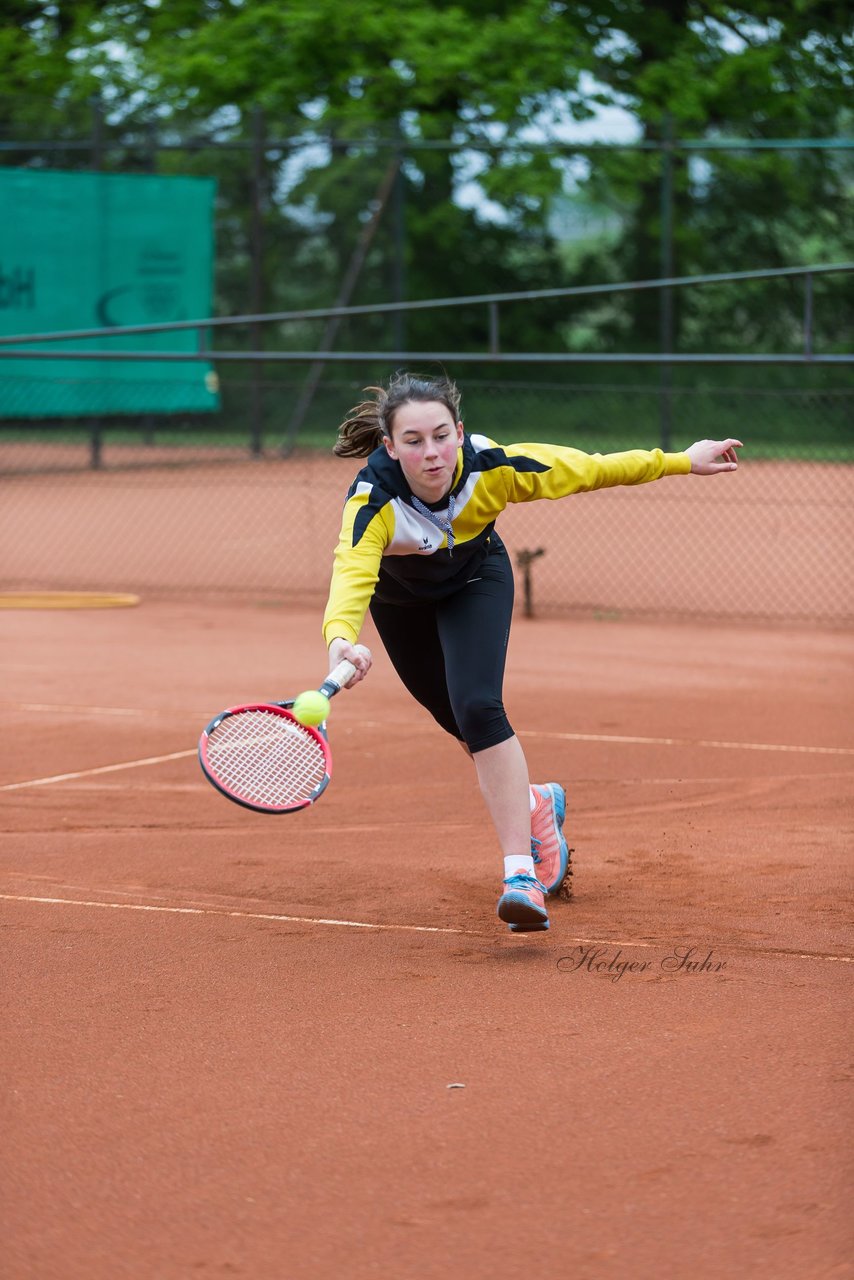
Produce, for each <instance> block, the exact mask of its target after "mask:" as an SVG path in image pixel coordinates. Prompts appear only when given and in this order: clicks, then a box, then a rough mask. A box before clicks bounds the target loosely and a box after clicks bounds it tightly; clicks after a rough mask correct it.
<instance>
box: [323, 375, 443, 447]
mask: <svg viewBox="0 0 854 1280" xmlns="http://www.w3.org/2000/svg"><path fill="white" fill-rule="evenodd" d="M365 391H367V392H370V393H373V395H374V397H375V399H373V400H362V401H361V403H360V404H357V405H354V406H353V408H352V409H351V410H350V412H349V413H348V414H347V417H346V418H345V419H344V421H343V422H342V423H341V426H340V427H339V428H338V439H337V440H336V442H335V445H334V446H333V449H332V452H333V453H334V454H335V455H336V457H338V458H367V456H368V454H369V453H373V451H374V449H378V448H379V446H380V445H381V444H382V442H383V437H384V436H391V433H392V426H393V421H394V415H395V413H396V412H397V410H398V409H399V408H400V407H401V405H404V404H409V403H410V402H411V401H413V400H417V401H422V402H423V401H434V400H435V401H436V402H437V403H438V404H443V405H444V406H445V407H446V409H448V410H449V411H450V413H451V416H452V417H453V419H454V422H455V423H456V422H458V421H459V417H460V393H459V391H458V389H457V387H456V384H455V383H453V382H452V381H451V379H450V378H448V377H442V378H429V377H420V378H419V377H418V376H416V375H414V374H410V373H405V372H400V373H396V374H395V375H394V377H393V378H392V379H391V380H390V382H389V384H388V387H365Z"/></svg>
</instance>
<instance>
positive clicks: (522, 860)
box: [504, 853, 534, 880]
mask: <svg viewBox="0 0 854 1280" xmlns="http://www.w3.org/2000/svg"><path fill="white" fill-rule="evenodd" d="M520 871H521V872H523V874H525V875H528V876H532V875H533V874H534V859H533V858H532V857H531V855H530V854H528V855H527V857H526V856H525V854H523V853H511V854H510V855H509V856H508V857H506V858H505V859H504V878H505V880H509V879H510V877H511V876H515V875H518V874H519V872H520Z"/></svg>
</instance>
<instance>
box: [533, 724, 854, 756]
mask: <svg viewBox="0 0 854 1280" xmlns="http://www.w3.org/2000/svg"><path fill="white" fill-rule="evenodd" d="M517 736H518V737H520V738H550V739H551V738H555V739H560V740H565V741H567V742H629V743H639V744H640V745H641V746H655V747H718V748H722V749H724V750H726V751H794V752H798V753H800V754H803V755H819V756H854V747H797V746H786V745H783V744H781V743H775V742H722V741H718V740H717V739H715V738H641V737H634V736H632V735H630V734H619V733H549V732H548V731H544V732H541V731H539V730H532V729H520V730H519V731H518V734H517Z"/></svg>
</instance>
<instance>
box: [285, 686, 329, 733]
mask: <svg viewBox="0 0 854 1280" xmlns="http://www.w3.org/2000/svg"><path fill="white" fill-rule="evenodd" d="M291 710H292V711H293V713H294V716H295V717H296V719H297V720H299V722H300V724H312V725H317V724H322V723H323V721H324V720H325V719H326V717H327V716H328V715H329V699H328V698H327V696H326V694H325V693H320V692H319V691H318V690H317V689H308V690H306V692H305V693H301V694H300V695H299V697H298V698H297V699H296V700H295V702H294V705H293V707H292V708H291Z"/></svg>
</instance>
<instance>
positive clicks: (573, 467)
mask: <svg viewBox="0 0 854 1280" xmlns="http://www.w3.org/2000/svg"><path fill="white" fill-rule="evenodd" d="M503 452H504V454H505V455H506V458H507V464H506V466H505V467H503V473H504V477H505V483H506V485H507V501H508V502H533V501H534V500H535V499H537V498H565V497H567V496H568V495H569V494H571V493H586V492H589V491H590V490H591V489H607V488H610V487H612V486H614V485H621V484H646V483H647V481H649V480H659V479H660V478H661V477H662V476H674V475H687V474H688V473H689V472H690V470H691V459H690V458H689V457H688V455H687V453H663V452H662V451H661V449H650V450H646V449H629V450H627V451H626V452H625V453H605V454H602V453H592V454H591V453H582V452H581V451H580V450H579V449H569V448H566V447H564V446H562V445H551V444H512V445H508V446H507V447H506V448H505V449H504V450H503Z"/></svg>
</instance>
